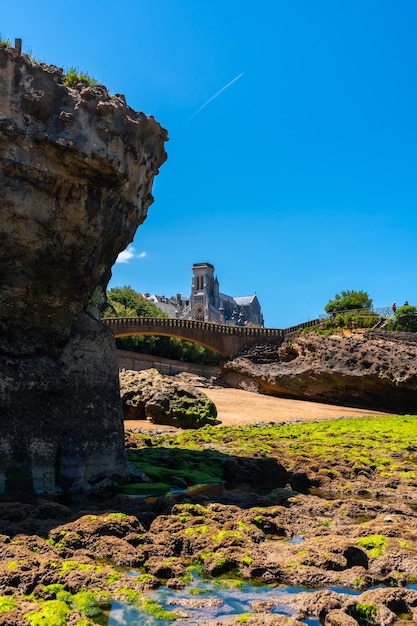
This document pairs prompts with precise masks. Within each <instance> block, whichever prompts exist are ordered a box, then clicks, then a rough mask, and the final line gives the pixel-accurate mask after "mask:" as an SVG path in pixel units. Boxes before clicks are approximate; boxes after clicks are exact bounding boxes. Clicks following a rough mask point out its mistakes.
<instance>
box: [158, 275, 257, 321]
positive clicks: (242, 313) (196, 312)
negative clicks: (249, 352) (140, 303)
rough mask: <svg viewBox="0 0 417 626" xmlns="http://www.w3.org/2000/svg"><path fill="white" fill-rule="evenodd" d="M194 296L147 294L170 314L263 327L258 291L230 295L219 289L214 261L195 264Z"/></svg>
mask: <svg viewBox="0 0 417 626" xmlns="http://www.w3.org/2000/svg"><path fill="white" fill-rule="evenodd" d="M192 271H193V274H192V281H191V295H190V297H189V298H184V297H182V296H181V295H180V294H178V295H177V296H176V297H175V298H174V297H172V298H165V297H164V296H156V295H152V296H150V295H149V294H146V297H147V298H148V299H149V300H150V301H152V302H153V303H154V304H155V305H156V306H157V307H158V308H160V309H162V310H163V311H164V312H165V313H167V314H168V315H169V317H176V318H178V319H192V320H200V321H206V322H217V323H218V324H230V325H233V326H246V325H247V324H253V325H254V326H263V325H264V319H263V315H262V310H261V305H260V304H259V300H258V297H257V296H256V294H253V295H252V296H228V295H226V294H224V293H221V292H220V289H219V281H218V279H217V277H216V276H215V275H214V265H212V264H211V263H194V264H193V267H192Z"/></svg>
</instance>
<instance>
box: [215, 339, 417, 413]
mask: <svg viewBox="0 0 417 626" xmlns="http://www.w3.org/2000/svg"><path fill="white" fill-rule="evenodd" d="M221 378H222V379H223V380H224V381H225V382H227V383H228V384H230V385H231V386H233V387H240V388H242V389H247V390H249V391H259V392H263V393H268V394H271V395H277V396H282V397H288V398H296V399H299V400H313V401H317V402H328V403H331V404H341V405H344V406H356V407H360V408H370V409H379V410H383V411H388V412H389V411H391V412H399V413H415V411H416V410H417V337H416V335H414V334H412V333H395V332H381V333H376V332H372V331H370V332H357V333H351V334H350V335H348V336H347V335H343V334H333V335H330V336H323V335H316V334H314V333H309V334H307V335H300V336H298V337H293V338H291V339H288V340H287V341H285V342H284V344H283V345H282V346H280V347H278V348H277V347H276V346H271V345H269V346H268V345H265V346H254V347H252V348H249V349H248V350H247V351H246V352H245V353H243V354H242V355H241V356H239V357H237V358H236V359H233V360H231V361H228V362H227V363H226V364H225V365H224V367H223V370H222V373H221Z"/></svg>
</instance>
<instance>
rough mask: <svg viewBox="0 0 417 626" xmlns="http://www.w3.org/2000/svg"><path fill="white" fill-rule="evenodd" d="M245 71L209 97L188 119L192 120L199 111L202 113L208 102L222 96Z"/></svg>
mask: <svg viewBox="0 0 417 626" xmlns="http://www.w3.org/2000/svg"><path fill="white" fill-rule="evenodd" d="M243 74H244V72H241V73H240V74H239V76H236V77H235V78H234V79H233V80H231V81H230V83H227V85H225V86H224V87H222V88H221V89H220V91H218V92H217V93H215V94H214V96H211V98H209V100H207V102H205V103H204V104H203V105H202V106H201V107H200V108H199V109H197V111H196V112H195V113H193V114H192V116H191V117H189V118H188V121H190V120H192V119H193V117H194V116H195V115H197V113H200V111H202V110H203V109H204V108H205V107H206V106H207V105H208V104H210V102H211V101H212V100H214V98H217V96H220V94H221V93H223V91H225V90H226V89H227V88H228V87H230V85H233V83H235V82H236V81H237V80H239V78H242V76H243Z"/></svg>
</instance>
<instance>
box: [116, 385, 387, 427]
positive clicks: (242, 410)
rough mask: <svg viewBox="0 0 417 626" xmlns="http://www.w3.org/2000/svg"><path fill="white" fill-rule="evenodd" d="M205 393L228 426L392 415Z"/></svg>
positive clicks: (238, 393) (218, 390)
mask: <svg viewBox="0 0 417 626" xmlns="http://www.w3.org/2000/svg"><path fill="white" fill-rule="evenodd" d="M204 393H206V394H207V395H208V397H209V398H210V399H211V400H213V402H214V403H215V405H216V407H217V413H218V419H219V421H220V422H221V424H222V425H224V426H240V425H246V424H251V423H254V422H292V421H294V420H305V421H310V420H318V419H330V418H337V417H359V416H363V415H388V414H387V413H383V412H381V411H371V410H370V409H353V408H351V407H344V406H335V405H333V404H322V403H319V402H306V401H304V400H288V399H286V398H275V397H273V396H266V395H262V394H259V393H253V392H250V391H243V390H242V389H232V388H224V387H215V388H205V389H204ZM125 428H142V429H149V430H151V429H154V428H159V429H170V428H172V426H161V425H159V424H152V423H151V422H148V421H145V420H126V421H125Z"/></svg>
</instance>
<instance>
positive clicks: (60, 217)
mask: <svg viewBox="0 0 417 626" xmlns="http://www.w3.org/2000/svg"><path fill="white" fill-rule="evenodd" d="M166 139H167V136H166V131H164V129H162V128H161V127H160V126H159V124H158V123H157V122H156V121H155V120H154V119H153V118H149V117H147V116H145V115H144V114H143V113H137V112H135V111H133V110H132V109H131V108H130V107H128V106H127V105H126V102H125V99H124V97H123V96H120V95H116V96H114V97H111V96H110V95H109V93H108V91H107V89H106V88H105V87H104V86H103V85H96V86H88V85H86V84H79V85H77V87H76V88H75V89H67V88H66V87H65V86H64V84H63V75H62V70H60V69H59V68H56V67H54V66H45V65H38V64H34V63H32V62H31V61H30V59H29V58H28V57H27V56H26V55H19V54H18V53H17V51H16V50H14V49H11V48H10V49H0V217H1V233H0V241H1V246H0V368H1V381H0V382H1V384H0V411H1V422H0V440H1V447H0V458H1V463H0V467H1V471H0V492H1V491H9V490H14V489H16V488H18V487H19V488H22V489H24V490H25V491H26V490H29V489H33V490H35V491H37V492H54V491H56V490H59V489H64V490H69V491H74V490H80V489H82V490H83V489H90V488H93V487H94V486H95V485H97V484H99V483H100V481H101V480H102V479H106V478H108V477H110V476H112V475H115V474H121V473H124V472H125V460H124V450H123V422H122V411H121V406H120V399H119V394H118V371H117V362H116V354H115V348H114V341H113V337H112V334H111V332H109V331H108V330H106V329H105V328H103V325H102V324H101V323H100V322H99V321H97V320H96V319H94V318H95V317H96V316H98V311H99V309H100V305H101V300H102V297H103V295H102V294H103V293H104V291H105V288H106V285H107V283H108V281H109V278H110V276H111V267H112V265H113V263H114V262H115V260H116V258H117V255H118V254H119V253H120V252H121V251H122V250H123V249H124V248H126V246H127V245H128V244H129V243H130V242H131V241H132V239H133V236H134V234H135V231H136V229H137V227H138V226H139V225H140V224H141V223H142V222H143V221H144V220H145V218H146V214H147V210H148V207H149V206H150V204H151V203H152V201H153V198H152V195H151V189H152V184H153V179H154V176H155V175H156V174H157V173H158V168H159V166H160V165H161V164H162V163H163V162H164V161H165V159H166V153H165V150H164V141H165V140H166Z"/></svg>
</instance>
